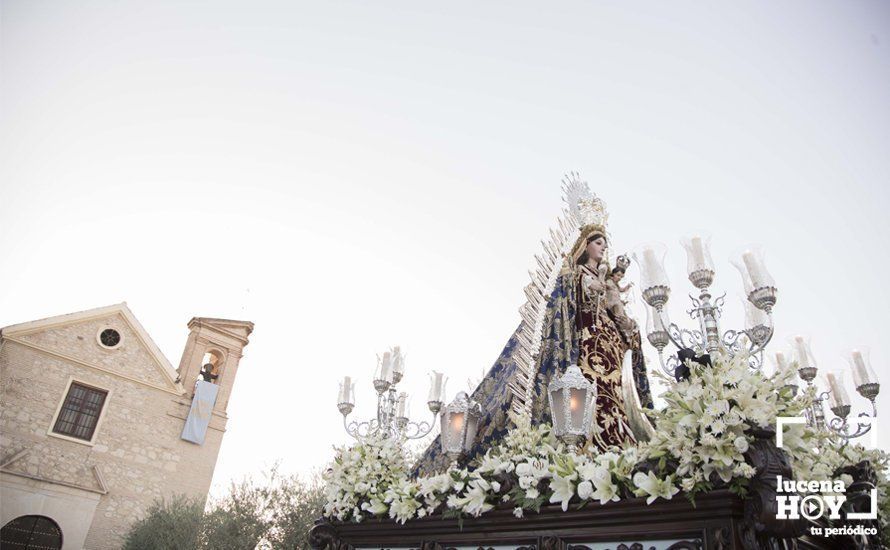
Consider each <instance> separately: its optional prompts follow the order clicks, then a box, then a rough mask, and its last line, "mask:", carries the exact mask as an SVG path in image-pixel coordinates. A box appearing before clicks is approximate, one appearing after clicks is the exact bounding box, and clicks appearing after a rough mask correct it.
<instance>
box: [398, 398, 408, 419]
mask: <svg viewBox="0 0 890 550" xmlns="http://www.w3.org/2000/svg"><path fill="white" fill-rule="evenodd" d="M407 416H408V394H407V393H405V392H402V393H400V394H399V399H398V401H396V417H397V418H407Z"/></svg>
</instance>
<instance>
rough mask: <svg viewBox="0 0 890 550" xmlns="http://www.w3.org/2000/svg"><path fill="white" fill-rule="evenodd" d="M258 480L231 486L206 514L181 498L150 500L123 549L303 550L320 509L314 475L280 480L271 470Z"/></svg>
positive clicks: (320, 491)
mask: <svg viewBox="0 0 890 550" xmlns="http://www.w3.org/2000/svg"><path fill="white" fill-rule="evenodd" d="M263 478H264V479H263V480H262V481H257V480H255V479H253V478H247V479H245V480H243V481H241V482H240V483H233V484H232V486H231V488H230V489H229V493H228V494H227V495H226V496H225V497H223V498H220V499H218V500H214V501H212V502H211V503H210V504H209V505H208V506H207V507H206V510H205V509H204V506H203V504H202V503H200V502H198V501H196V500H194V499H188V498H186V497H183V496H179V497H176V498H174V499H173V500H171V501H169V502H165V501H158V502H155V503H154V504H153V505H152V506H151V507H150V508H149V510H148V512H147V513H146V516H145V518H144V519H142V520H141V521H139V522H138V523H136V524H135V525H134V526H133V527H132V528H131V530H130V532H129V533H128V534H127V536H126V539H125V542H124V546H123V548H124V550H180V549H183V548H189V549H192V548H193V549H195V550H244V549H250V548H258V549H262V550H273V549H285V548H287V549H294V548H301V549H308V548H309V530H310V529H311V528H312V526H313V525H314V523H315V520H316V519H318V518H319V517H321V515H322V508H323V507H324V487H323V485H322V483H321V481H320V476H319V475H318V474H315V475H313V476H312V477H310V478H309V480H308V481H304V480H303V479H301V478H300V477H298V476H290V477H280V476H279V475H278V472H277V468H274V467H273V468H272V469H271V471H270V472H268V473H266V474H264V475H263Z"/></svg>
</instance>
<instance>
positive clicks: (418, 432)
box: [397, 413, 438, 439]
mask: <svg viewBox="0 0 890 550" xmlns="http://www.w3.org/2000/svg"><path fill="white" fill-rule="evenodd" d="M437 417H438V414H437V413H433V420H432V421H431V422H427V421H426V420H424V421H422V422H410V421H408V419H407V418H405V419H402V418H399V419H397V420H404V422H402V423H401V425H400V426H399V427H400V428H401V430H402V434H401V437H402V438H403V439H421V438H423V437H426V436H427V435H429V433H430V432H431V431H433V426H435V425H436V418H437Z"/></svg>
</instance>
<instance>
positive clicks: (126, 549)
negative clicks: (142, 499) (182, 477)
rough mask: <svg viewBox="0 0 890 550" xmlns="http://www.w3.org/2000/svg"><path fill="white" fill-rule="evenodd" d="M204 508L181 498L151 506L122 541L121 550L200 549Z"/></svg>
mask: <svg viewBox="0 0 890 550" xmlns="http://www.w3.org/2000/svg"><path fill="white" fill-rule="evenodd" d="M203 508H204V505H203V503H201V502H198V501H197V500H194V499H189V498H186V497H183V496H177V497H174V498H173V500H171V501H169V502H166V501H157V502H155V503H154V504H152V505H151V507H150V508H149V509H148V512H147V514H146V516H145V518H143V519H142V520H141V521H139V522H137V523H136V524H135V525H133V527H132V528H131V529H130V532H129V533H127V536H126V538H125V539H124V545H123V550H179V549H181V548H199V547H200V546H201V544H200V543H201V541H200V538H201V530H202V527H201V525H202V522H203V518H204V511H203Z"/></svg>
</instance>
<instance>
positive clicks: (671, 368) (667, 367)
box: [658, 351, 680, 376]
mask: <svg viewBox="0 0 890 550" xmlns="http://www.w3.org/2000/svg"><path fill="white" fill-rule="evenodd" d="M658 363H659V364H660V365H661V370H662V372H664V373H665V374H667V375H668V376H674V375H675V371H676V370H677V367H679V366H680V360H679V359H677V356H676V355H669V356H668V358H667V361H665V360H664V353H662V351H659V352H658Z"/></svg>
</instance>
